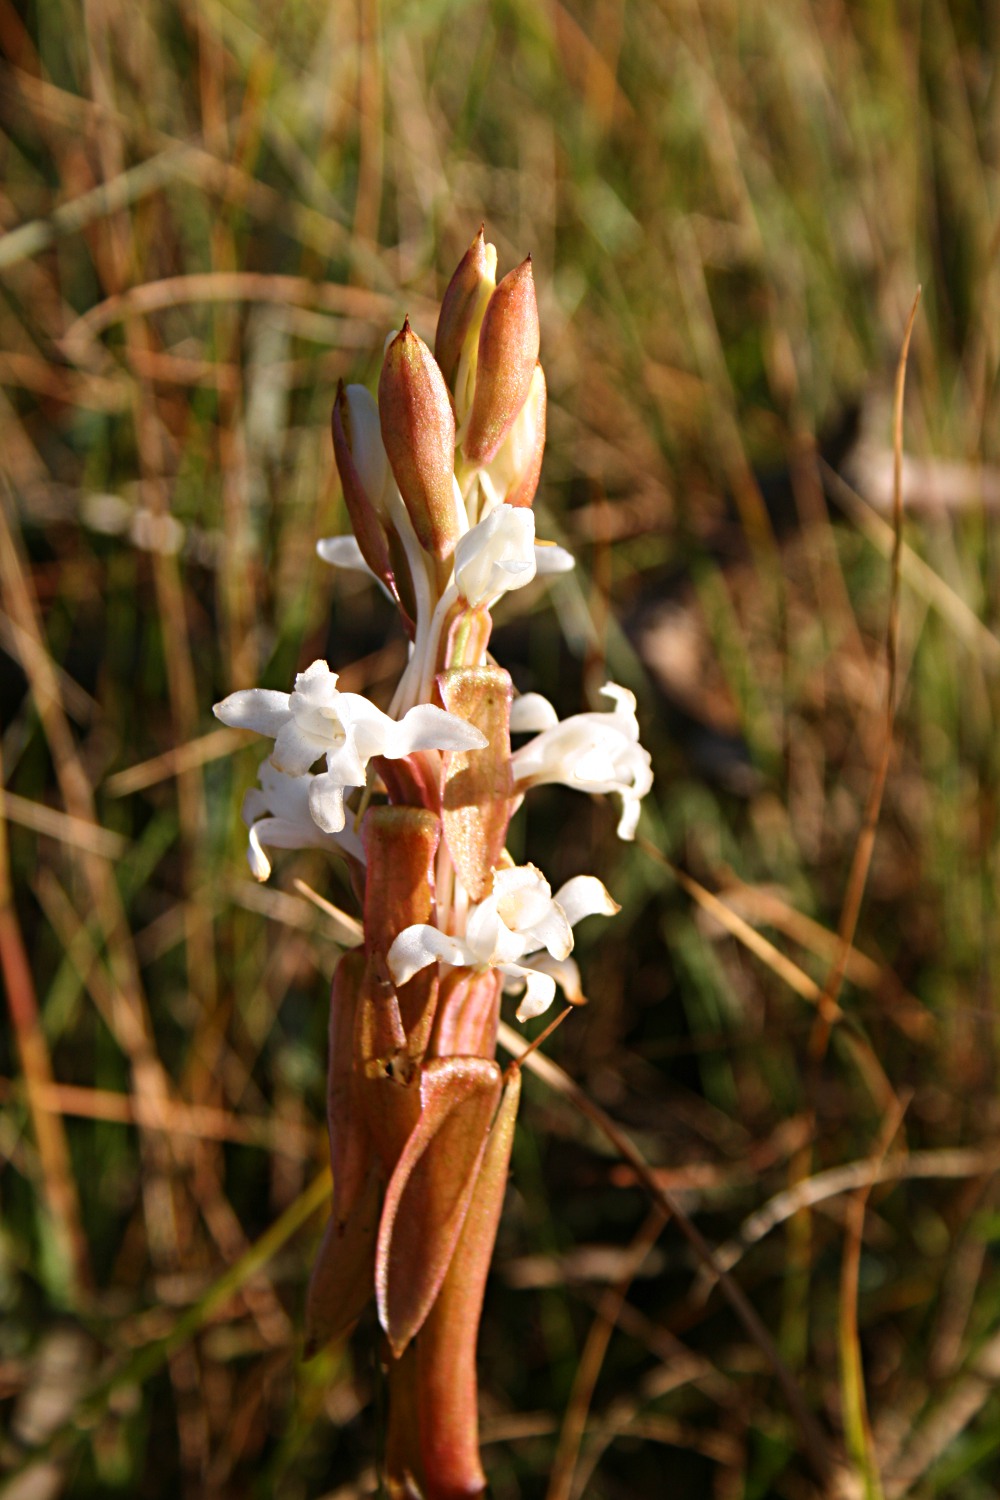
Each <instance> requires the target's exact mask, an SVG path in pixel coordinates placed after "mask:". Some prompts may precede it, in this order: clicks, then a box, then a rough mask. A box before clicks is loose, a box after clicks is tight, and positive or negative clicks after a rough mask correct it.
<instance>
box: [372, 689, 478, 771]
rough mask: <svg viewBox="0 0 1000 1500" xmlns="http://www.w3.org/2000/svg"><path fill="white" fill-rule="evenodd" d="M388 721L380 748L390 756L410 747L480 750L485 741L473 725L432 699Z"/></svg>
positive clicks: (402, 752)
mask: <svg viewBox="0 0 1000 1500" xmlns="http://www.w3.org/2000/svg"><path fill="white" fill-rule="evenodd" d="M390 723H391V724H392V728H391V730H390V731H389V733H388V735H387V738H386V748H385V749H384V750H383V751H382V754H383V755H385V756H388V758H389V759H390V760H398V759H399V758H400V757H401V756H404V755H409V754H410V752H411V751H412V750H483V749H485V747H486V745H487V744H488V743H489V742H488V740H487V738H486V736H485V735H484V734H483V733H482V732H481V731H480V730H478V729H477V728H476V727H475V725H473V724H467V723H466V722H465V720H464V719H460V718H459V717H458V715H457V714H449V713H446V712H445V710H444V709H443V708H437V707H436V706H435V705H434V704H433V703H418V704H417V705H416V706H415V707H414V708H411V709H410V711H409V713H407V714H404V716H403V718H402V719H400V720H399V721H398V722H395V721H392V720H390Z"/></svg>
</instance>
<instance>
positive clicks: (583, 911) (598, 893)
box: [554, 875, 621, 927]
mask: <svg viewBox="0 0 1000 1500" xmlns="http://www.w3.org/2000/svg"><path fill="white" fill-rule="evenodd" d="M554 900H555V903H556V905H557V906H561V907H562V909H563V911H564V912H565V913H566V918H567V920H568V922H569V923H570V925H571V926H572V927H575V926H576V924H577V922H580V921H582V920H583V918H584V917H596V916H602V917H613V916H614V915H615V913H616V912H619V911H621V907H620V906H619V905H618V902H617V901H615V900H614V898H613V897H612V896H611V894H610V892H609V891H608V890H607V888H606V887H605V886H604V885H603V884H602V883H601V881H599V880H598V878H597V876H596V875H574V876H573V878H572V880H567V882H566V884H565V885H563V886H560V887H559V889H558V890H557V891H556V894H555V897H554Z"/></svg>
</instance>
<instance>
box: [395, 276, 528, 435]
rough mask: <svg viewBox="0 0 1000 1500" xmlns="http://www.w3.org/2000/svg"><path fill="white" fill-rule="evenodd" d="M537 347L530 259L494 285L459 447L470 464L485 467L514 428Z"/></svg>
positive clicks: (481, 332)
mask: <svg viewBox="0 0 1000 1500" xmlns="http://www.w3.org/2000/svg"><path fill="white" fill-rule="evenodd" d="M538 345H539V329H538V304H537V303H536V301H535V283H534V278H533V277H532V274H531V256H530V255H529V256H528V258H527V260H525V261H522V263H521V264H520V265H519V266H517V267H516V268H515V269H514V270H513V271H510V272H508V274H507V275H506V276H505V277H504V278H503V280H502V281H501V282H500V283H499V284H498V286H497V289H496V291H495V292H494V293H493V295H492V297H491V298H490V300H489V304H488V305H487V308H486V312H485V314H484V316H483V326H482V328H481V329H480V330H479V360H478V364H477V366H476V393H475V396H474V397H473V401H472V411H471V413H470V416H469V426H468V430H467V432H466V434H465V439H464V441H463V443H462V448H463V451H464V453H465V456H466V458H467V459H468V461H469V462H470V463H471V464H478V465H482V464H488V463H489V462H490V460H491V459H493V458H494V457H495V456H496V453H497V450H498V449H499V447H500V444H501V443H502V442H503V440H504V438H505V437H506V436H507V433H508V432H509V431H510V429H511V427H512V426H513V424H514V419H515V418H516V416H517V414H518V412H519V411H520V410H521V407H522V406H523V405H524V403H525V400H526V399H527V395H528V390H529V388H530V386H531V380H532V376H533V375H534V373H535V366H536V364H537V363H538ZM390 457H391V455H390Z"/></svg>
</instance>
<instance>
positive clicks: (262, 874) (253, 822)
mask: <svg viewBox="0 0 1000 1500" xmlns="http://www.w3.org/2000/svg"><path fill="white" fill-rule="evenodd" d="M257 776H258V779H259V781H260V786H255V787H251V788H250V790H249V791H248V792H247V794H246V796H245V797H244V798H243V810H242V817H243V821H244V823H245V824H246V826H247V828H248V830H249V837H250V841H249V847H248V848H247V859H248V860H249V862H250V869H251V870H252V871H253V875H254V879H255V880H267V878H268V876H269V875H270V873H271V861H270V860H269V859H268V857H267V854H266V853H265V849H264V846H265V845H266V846H267V847H268V848H269V849H328V850H329V851H330V853H331V854H349V855H352V856H353V857H354V858H355V859H357V860H359V861H360V862H361V863H362V864H364V860H365V851H364V847H363V845H362V843H361V839H360V838H359V837H358V835H357V834H356V833H355V832H354V829H353V828H352V827H351V825H350V824H349V823H348V824H347V825H346V826H345V827H344V828H342V829H341V830H340V832H339V833H324V831H323V829H322V828H320V827H319V826H318V824H317V823H316V822H315V820H314V819H313V816H312V814H311V812H310V811H309V792H310V789H311V787H312V783H313V782H314V781H315V780H316V778H315V776H311V775H309V773H308V772H307V773H306V775H305V776H288V775H287V774H286V773H285V772H284V771H279V770H278V768H277V766H275V765H274V764H273V763H272V762H271V761H270V760H265V761H264V763H263V764H262V765H261V768H260V770H259V771H258V773H257Z"/></svg>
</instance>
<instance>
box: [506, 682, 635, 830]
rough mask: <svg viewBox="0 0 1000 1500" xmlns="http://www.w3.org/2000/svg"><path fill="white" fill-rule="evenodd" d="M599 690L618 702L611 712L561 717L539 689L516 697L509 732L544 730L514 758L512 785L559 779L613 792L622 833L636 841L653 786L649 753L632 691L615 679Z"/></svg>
mask: <svg viewBox="0 0 1000 1500" xmlns="http://www.w3.org/2000/svg"><path fill="white" fill-rule="evenodd" d="M601 692H602V694H603V695H604V697H605V698H611V699H612V700H613V701H614V705H615V706H614V708H613V710H612V711H611V712H610V713H586V714H574V715H573V716H572V717H571V718H569V719H562V720H560V719H559V717H558V715H557V714H556V711H555V709H554V708H553V707H552V704H551V703H550V702H549V701H548V699H547V698H543V697H542V695H541V694H540V693H525V694H524V695H523V696H522V697H520V698H515V699H514V703H513V705H512V708H511V715H510V728H511V733H512V734H517V733H523V732H524V731H526V730H539V731H540V733H539V734H538V735H537V736H536V738H535V739H533V740H529V741H528V743H527V744H526V745H522V746H521V748H520V749H519V750H516V751H515V752H514V754H513V756H512V757H511V765H512V768H513V772H514V784H515V786H516V787H518V788H521V789H523V788H526V787H528V786H539V785H541V784H542V783H543V782H547V781H559V782H562V783H563V784H564V785H565V786H571V787H576V788H577V789H578V790H579V791H583V792H614V793H616V794H617V795H618V796H619V797H621V799H622V811H621V817H620V819H619V822H618V837H619V838H622V839H634V838H635V830H636V825H637V823H638V821H639V804H640V802H641V801H642V799H643V797H645V795H646V793H647V792H648V791H649V789H650V787H651V786H652V785H653V772H652V768H651V761H650V755H649V751H648V750H644V749H643V747H642V746H641V745H640V744H639V723H638V720H637V719H636V716H635V696H634V694H632V693H630V692H629V690H628V689H627V688H623V687H618V685H617V684H616V683H614V682H608V683H605V685H604V687H602V689H601Z"/></svg>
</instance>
